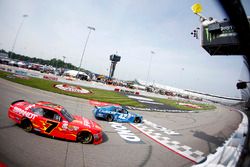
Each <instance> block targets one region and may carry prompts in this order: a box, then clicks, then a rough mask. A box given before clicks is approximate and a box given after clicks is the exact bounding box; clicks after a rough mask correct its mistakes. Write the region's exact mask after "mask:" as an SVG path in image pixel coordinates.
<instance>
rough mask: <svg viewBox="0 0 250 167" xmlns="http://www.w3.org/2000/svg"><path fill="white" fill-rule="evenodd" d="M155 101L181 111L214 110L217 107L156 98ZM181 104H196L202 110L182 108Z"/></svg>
mask: <svg viewBox="0 0 250 167" xmlns="http://www.w3.org/2000/svg"><path fill="white" fill-rule="evenodd" d="M154 100H155V101H157V102H160V103H164V104H166V105H168V106H171V107H174V108H176V109H179V110H213V109H215V108H216V107H215V106H213V105H209V104H201V103H193V102H185V101H181V100H178V101H176V100H171V99H161V98H154ZM179 103H189V104H194V105H197V106H199V107H201V108H191V107H188V106H181V105H179Z"/></svg>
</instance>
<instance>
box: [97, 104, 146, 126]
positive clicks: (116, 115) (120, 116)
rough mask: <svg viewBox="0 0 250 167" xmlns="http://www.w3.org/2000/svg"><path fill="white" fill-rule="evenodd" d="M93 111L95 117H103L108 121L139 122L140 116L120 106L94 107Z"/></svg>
mask: <svg viewBox="0 0 250 167" xmlns="http://www.w3.org/2000/svg"><path fill="white" fill-rule="evenodd" d="M93 113H94V115H95V117H96V118H97V119H104V120H107V121H108V122H112V121H116V122H131V123H141V122H142V116H141V115H138V114H135V113H131V112H128V111H127V110H126V109H125V108H123V107H120V106H105V107H96V106H95V108H94V110H93Z"/></svg>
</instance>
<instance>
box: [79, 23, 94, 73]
mask: <svg viewBox="0 0 250 167" xmlns="http://www.w3.org/2000/svg"><path fill="white" fill-rule="evenodd" d="M88 29H89V33H88V36H87V39H86V42H85V44H84V48H83V52H82V57H81V61H80V65H79V68H78V73H77V76H78V75H79V72H80V69H81V65H82V59H83V56H84V53H85V50H86V46H87V43H88V40H89V36H90V33H91V30H93V31H95V28H94V27H90V26H88Z"/></svg>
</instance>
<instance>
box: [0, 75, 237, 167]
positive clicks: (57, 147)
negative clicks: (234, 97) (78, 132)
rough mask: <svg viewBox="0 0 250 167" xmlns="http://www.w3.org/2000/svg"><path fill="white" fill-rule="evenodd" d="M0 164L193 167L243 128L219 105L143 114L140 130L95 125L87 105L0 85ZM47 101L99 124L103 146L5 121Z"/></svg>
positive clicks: (5, 83) (9, 84) (13, 85)
mask: <svg viewBox="0 0 250 167" xmlns="http://www.w3.org/2000/svg"><path fill="white" fill-rule="evenodd" d="M0 94H1V96H0V108H1V111H0V164H1V163H4V164H6V165H7V166H25V167H28V166H36V167H39V166H41V167H43V166H47V167H50V166H53V167H54V166H64V167H68V166H74V167H78V166H79V167H84V166H91V167H92V166H96V167H99V166H107V167H118V166H119V167H123V166H126V167H127V166H130V167H133V166H148V167H152V166H154V167H158V166H159V167H160V166H164V167H181V166H191V165H193V164H196V163H198V162H200V161H203V160H205V157H206V156H207V155H208V154H209V153H213V152H214V151H215V150H216V148H217V147H218V146H220V145H221V144H222V143H223V142H224V141H225V140H226V139H227V138H228V137H229V136H230V134H231V133H232V132H233V131H234V130H235V129H237V127H238V125H239V123H240V122H241V115H240V114H239V113H238V112H235V111H233V110H230V109H227V108H225V107H223V106H220V105H217V109H216V110H215V111H201V112H199V113H161V112H145V111H133V112H136V113H139V114H142V115H143V117H144V119H145V122H144V123H143V124H139V125H134V124H119V123H108V122H105V121H101V120H96V119H95V118H94V116H93V114H92V109H93V106H91V105H89V103H88V101H87V100H84V99H78V98H74V97H68V96H64V95H59V94H55V93H50V92H46V91H41V90H37V89H34V88H30V87H26V86H22V85H19V84H16V83H12V82H9V81H6V80H3V79H0ZM19 99H24V100H28V101H34V102H35V101H41V100H43V101H51V102H54V103H57V104H61V105H63V106H64V107H65V108H66V109H67V110H68V111H70V112H71V113H72V114H77V115H82V116H84V117H87V118H89V119H92V120H95V121H97V122H98V123H99V124H100V125H101V126H102V128H103V132H104V142H103V143H102V144H100V145H92V144H90V145H83V144H81V143H76V142H69V141H64V140H59V139H53V138H49V137H46V136H41V135H39V134H35V133H27V132H24V131H23V130H22V129H21V128H20V127H18V126H17V125H15V124H14V123H13V122H12V121H11V120H10V119H9V118H8V116H7V110H8V107H9V105H10V103H11V102H13V101H15V100H19Z"/></svg>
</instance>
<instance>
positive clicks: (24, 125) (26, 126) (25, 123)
mask: <svg viewBox="0 0 250 167" xmlns="http://www.w3.org/2000/svg"><path fill="white" fill-rule="evenodd" d="M21 127H22V128H23V129H24V130H25V131H26V132H32V130H33V125H32V123H31V122H30V120H29V119H27V118H26V119H23V120H22V122H21Z"/></svg>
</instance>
